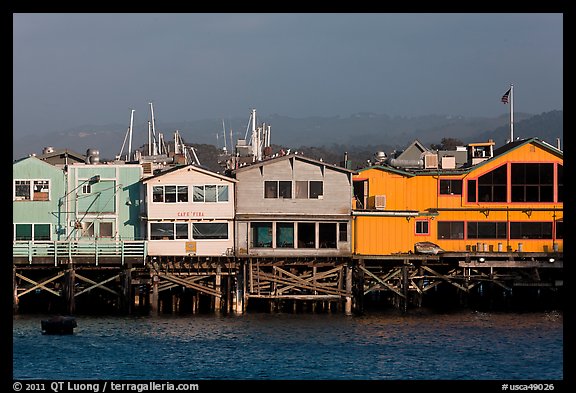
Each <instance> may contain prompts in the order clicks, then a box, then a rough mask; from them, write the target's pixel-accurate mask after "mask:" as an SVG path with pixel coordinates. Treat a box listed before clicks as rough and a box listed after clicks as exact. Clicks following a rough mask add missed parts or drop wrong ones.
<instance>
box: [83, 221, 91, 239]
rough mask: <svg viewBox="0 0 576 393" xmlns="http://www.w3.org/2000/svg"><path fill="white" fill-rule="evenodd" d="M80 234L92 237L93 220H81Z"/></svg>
mask: <svg viewBox="0 0 576 393" xmlns="http://www.w3.org/2000/svg"><path fill="white" fill-rule="evenodd" d="M80 236H82V237H94V222H92V221H82V222H81V223H80Z"/></svg>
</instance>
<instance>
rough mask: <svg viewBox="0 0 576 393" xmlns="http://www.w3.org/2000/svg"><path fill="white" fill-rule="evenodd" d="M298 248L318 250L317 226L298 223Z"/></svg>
mask: <svg viewBox="0 0 576 393" xmlns="http://www.w3.org/2000/svg"><path fill="white" fill-rule="evenodd" d="M298 248H316V224H314V223H313V222H299V223H298Z"/></svg>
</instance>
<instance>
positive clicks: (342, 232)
mask: <svg viewBox="0 0 576 393" xmlns="http://www.w3.org/2000/svg"><path fill="white" fill-rule="evenodd" d="M338 232H339V235H338V240H339V241H341V242H347V241H348V224H347V223H345V222H341V223H339V225H338Z"/></svg>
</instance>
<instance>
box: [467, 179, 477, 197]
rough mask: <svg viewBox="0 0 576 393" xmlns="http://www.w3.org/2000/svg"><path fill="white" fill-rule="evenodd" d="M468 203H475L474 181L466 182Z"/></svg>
mask: <svg viewBox="0 0 576 393" xmlns="http://www.w3.org/2000/svg"><path fill="white" fill-rule="evenodd" d="M468 202H476V180H468Z"/></svg>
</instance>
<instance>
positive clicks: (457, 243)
mask: <svg viewBox="0 0 576 393" xmlns="http://www.w3.org/2000/svg"><path fill="white" fill-rule="evenodd" d="M512 162H520V163H528V162H547V163H550V162H554V163H559V164H562V163H563V159H562V157H559V156H557V155H555V154H553V153H551V152H550V151H548V150H545V149H543V148H541V147H540V146H539V145H537V144H534V143H528V144H525V145H523V146H520V147H518V148H515V149H511V150H510V151H508V152H507V153H505V154H503V155H501V156H499V157H497V158H494V159H492V160H489V161H486V162H485V163H481V164H479V165H477V166H476V167H475V168H474V169H473V170H471V171H469V172H464V173H462V174H456V175H440V176H438V173H427V174H425V175H420V174H419V175H416V176H411V175H410V174H406V175H403V174H400V173H396V172H395V171H387V170H383V169H380V168H378V167H374V168H369V169H366V170H363V171H360V173H359V174H358V175H356V176H355V178H364V179H368V198H370V197H374V196H375V195H386V208H385V210H384V212H393V211H403V210H412V211H418V212H420V213H421V214H428V209H440V210H439V212H438V216H435V217H434V218H431V217H426V216H421V217H410V218H409V219H408V218H406V217H385V216H361V215H356V216H355V217H354V220H353V221H354V222H353V234H354V252H355V253H356V254H362V255H389V254H394V253H399V252H408V251H413V250H414V243H416V242H421V241H430V242H433V243H436V244H438V245H439V246H440V247H442V248H443V249H444V250H446V251H470V250H475V249H476V246H477V243H481V247H484V244H486V247H487V250H490V246H492V250H494V251H497V250H498V244H499V243H501V246H502V249H503V251H507V250H511V251H517V250H518V248H519V245H518V243H522V250H523V251H525V252H545V251H552V250H553V243H554V242H555V243H557V245H558V247H559V251H563V240H562V239H559V240H552V239H509V240H507V239H489V240H485V239H462V240H460V239H446V240H444V239H438V235H437V225H438V224H437V223H438V221H464V227H465V228H466V222H468V221H479V222H482V221H504V222H509V221H533V222H536V221H545V222H553V223H554V222H555V221H558V220H562V219H563V212H562V211H561V210H560V211H556V212H554V211H553V210H549V211H537V210H530V209H529V208H533V209H553V208H562V207H563V203H562V202H559V203H548V202H540V203H534V202H530V203H505V202H504V203H502V202H500V203H486V202H484V203H482V202H481V203H476V202H475V203H467V202H466V195H467V190H466V184H467V182H466V180H468V179H476V178H478V177H479V176H481V175H483V174H484V173H486V172H489V171H491V170H493V169H495V168H497V167H499V166H500V165H507V166H508V179H510V163H512ZM452 173H454V171H452ZM439 178H441V179H463V190H462V195H449V196H446V195H439ZM508 192H509V194H508V199H510V187H508ZM463 208H466V209H478V210H476V211H469V210H467V211H464V210H460V211H458V210H442V209H463ZM490 208H492V209H506V208H511V209H518V210H516V211H496V210H492V211H484V212H482V211H481V210H483V209H490ZM522 209H525V211H524V212H522V211H521V210H522ZM359 214H361V213H359ZM486 214H487V215H486ZM420 219H426V220H428V221H429V234H428V235H416V233H415V225H416V224H415V222H416V220H420ZM553 225H555V224H553ZM553 230H554V227H553Z"/></svg>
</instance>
